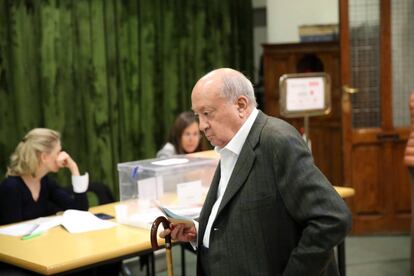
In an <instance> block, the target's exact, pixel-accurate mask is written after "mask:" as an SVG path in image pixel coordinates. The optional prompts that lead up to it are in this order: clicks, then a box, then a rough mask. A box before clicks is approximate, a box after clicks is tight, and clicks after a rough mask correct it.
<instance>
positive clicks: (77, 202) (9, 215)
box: [0, 128, 89, 225]
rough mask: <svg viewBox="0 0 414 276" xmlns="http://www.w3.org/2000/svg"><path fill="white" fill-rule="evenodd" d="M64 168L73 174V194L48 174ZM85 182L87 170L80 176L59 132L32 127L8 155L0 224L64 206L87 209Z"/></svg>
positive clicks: (0, 188) (0, 199) (0, 196)
mask: <svg viewBox="0 0 414 276" xmlns="http://www.w3.org/2000/svg"><path fill="white" fill-rule="evenodd" d="M63 168H67V169H69V170H70V172H71V174H72V187H73V193H70V192H68V191H67V190H66V189H65V188H63V187H60V186H59V185H58V184H57V183H56V182H55V181H54V180H53V179H52V178H50V177H49V176H48V174H49V173H51V172H53V173H56V172H58V171H59V170H60V169H63ZM88 183H89V176H88V173H85V174H84V175H80V173H79V169H78V165H77V164H76V162H75V161H74V160H73V159H72V157H71V156H70V155H69V154H68V153H67V152H65V151H62V146H61V142H60V135H59V133H58V132H56V131H54V130H51V129H47V128H35V129H32V130H31V131H29V132H28V133H27V134H26V135H25V136H24V137H23V139H22V140H21V141H20V142H19V144H18V145H17V147H16V149H15V151H14V153H13V154H12V155H11V157H10V164H9V166H8V168H7V173H6V179H5V180H4V181H3V182H2V183H1V184H0V225H3V224H8V223H14V222H19V221H24V220H30V219H35V218H38V217H44V216H49V215H53V214H55V213H56V212H57V211H61V210H66V209H79V210H87V209H88V199H87V195H86V191H87V189H88Z"/></svg>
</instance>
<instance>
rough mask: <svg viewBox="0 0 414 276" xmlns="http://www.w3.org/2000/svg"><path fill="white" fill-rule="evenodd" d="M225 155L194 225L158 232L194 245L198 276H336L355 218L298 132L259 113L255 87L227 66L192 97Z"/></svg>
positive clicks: (202, 124) (204, 128) (208, 132)
mask: <svg viewBox="0 0 414 276" xmlns="http://www.w3.org/2000/svg"><path fill="white" fill-rule="evenodd" d="M191 102H192V109H193V111H194V112H195V114H196V116H198V118H199V125H200V130H201V131H202V132H203V133H204V135H205V136H206V138H207V139H208V140H209V141H210V143H211V144H213V145H214V146H215V150H216V151H217V152H218V153H219V154H220V163H219V165H218V167H217V170H216V173H215V175H214V178H213V181H212V183H211V186H210V189H209V192H208V194H207V197H206V200H205V202H204V205H203V208H202V210H201V213H200V217H199V220H198V222H194V225H192V226H186V225H185V224H175V225H172V226H171V227H170V229H166V230H164V231H163V232H161V233H160V237H165V235H167V234H171V236H172V238H173V239H176V240H180V241H190V242H192V243H193V244H194V245H196V247H197V275H214V276H221V275H223V276H233V275H308V276H311V275H315V276H316V275H339V272H338V268H337V266H336V263H335V255H334V250H333V248H334V247H335V246H336V245H337V244H339V243H340V242H342V241H343V240H344V238H345V236H346V235H347V233H348V232H349V231H350V228H351V213H350V211H349V209H348V208H347V206H346V204H345V202H344V201H343V200H342V198H341V197H340V196H339V194H338V193H337V192H336V191H335V189H334V188H333V187H332V185H331V184H330V183H329V181H328V180H327V179H326V177H325V176H324V175H323V174H322V173H321V171H320V170H319V169H318V168H317V167H316V166H315V164H314V161H313V158H312V155H311V153H310V151H309V149H308V147H307V145H306V143H305V142H304V141H303V139H302V137H301V136H300V135H299V133H298V131H297V130H296V129H294V128H293V127H292V126H291V125H289V124H288V123H286V122H284V121H282V120H280V119H277V118H273V117H269V116H267V115H265V114H264V113H263V112H261V111H259V110H258V109H257V108H256V106H257V104H256V100H255V97H254V92H253V86H252V84H251V82H250V81H249V80H248V79H247V78H246V77H245V76H244V75H243V74H242V73H240V72H238V71H236V70H233V69H229V68H221V69H217V70H214V71H212V72H210V73H208V74H207V75H205V76H204V77H202V78H201V79H200V80H199V81H198V82H197V83H196V85H195V86H194V88H193V91H192V95H191Z"/></svg>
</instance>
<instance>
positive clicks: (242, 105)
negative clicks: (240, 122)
mask: <svg viewBox="0 0 414 276" xmlns="http://www.w3.org/2000/svg"><path fill="white" fill-rule="evenodd" d="M247 107H248V102H247V98H246V97H245V96H239V97H238V98H237V110H238V111H239V113H244V111H246V109H247Z"/></svg>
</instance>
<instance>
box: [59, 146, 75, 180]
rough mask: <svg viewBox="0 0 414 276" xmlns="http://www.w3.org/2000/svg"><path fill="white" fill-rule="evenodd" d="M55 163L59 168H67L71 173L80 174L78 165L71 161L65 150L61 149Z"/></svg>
mask: <svg viewBox="0 0 414 276" xmlns="http://www.w3.org/2000/svg"><path fill="white" fill-rule="evenodd" d="M56 163H57V165H58V166H59V168H68V169H69V170H70V171H71V173H72V175H76V176H78V175H80V174H79V169H78V165H77V164H76V162H75V161H73V159H72V157H70V155H69V154H68V153H67V152H66V151H61V152H60V153H59V155H58V157H57V159H56Z"/></svg>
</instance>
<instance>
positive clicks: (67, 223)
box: [62, 210, 117, 233]
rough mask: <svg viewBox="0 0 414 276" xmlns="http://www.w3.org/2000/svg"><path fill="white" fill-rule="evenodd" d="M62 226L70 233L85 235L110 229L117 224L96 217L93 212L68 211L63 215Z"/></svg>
mask: <svg viewBox="0 0 414 276" xmlns="http://www.w3.org/2000/svg"><path fill="white" fill-rule="evenodd" d="M62 225H63V226H64V227H65V228H66V230H68V231H69V232H70V233H83V232H89V231H95V230H101V229H108V228H111V227H114V226H116V225H117V224H116V223H115V222H112V221H107V220H103V219H100V218H98V217H96V216H95V215H94V214H92V213H91V212H87V211H79V210H67V211H65V212H64V213H63V221H62Z"/></svg>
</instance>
